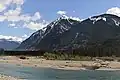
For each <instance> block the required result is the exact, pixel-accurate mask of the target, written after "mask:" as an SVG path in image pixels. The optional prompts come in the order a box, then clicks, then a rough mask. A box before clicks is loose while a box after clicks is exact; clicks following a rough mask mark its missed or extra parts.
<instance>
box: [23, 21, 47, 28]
mask: <svg viewBox="0 0 120 80" xmlns="http://www.w3.org/2000/svg"><path fill="white" fill-rule="evenodd" d="M47 24H48V23H46V22H44V21H43V22H39V23H37V22H30V23H28V24H24V26H26V27H27V28H29V29H31V30H39V29H43V28H44V27H45V26H47Z"/></svg>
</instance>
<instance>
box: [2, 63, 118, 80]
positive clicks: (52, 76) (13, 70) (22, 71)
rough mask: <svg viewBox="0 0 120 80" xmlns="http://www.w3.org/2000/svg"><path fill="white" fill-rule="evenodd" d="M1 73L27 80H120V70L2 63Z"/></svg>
mask: <svg viewBox="0 0 120 80" xmlns="http://www.w3.org/2000/svg"><path fill="white" fill-rule="evenodd" d="M0 74H5V75H9V76H13V77H18V78H23V79H25V80H120V71H90V70H88V71H72V70H71V71H66V70H56V69H50V68H32V67H21V66H17V65H12V64H0Z"/></svg>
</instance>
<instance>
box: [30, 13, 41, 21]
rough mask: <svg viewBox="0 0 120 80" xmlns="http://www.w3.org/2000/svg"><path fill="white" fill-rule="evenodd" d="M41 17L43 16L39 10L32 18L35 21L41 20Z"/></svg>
mask: <svg viewBox="0 0 120 80" xmlns="http://www.w3.org/2000/svg"><path fill="white" fill-rule="evenodd" d="M40 18H41V15H40V13H39V12H36V13H35V14H34V16H32V20H33V21H36V20H39V19H40Z"/></svg>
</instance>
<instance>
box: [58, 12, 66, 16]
mask: <svg viewBox="0 0 120 80" xmlns="http://www.w3.org/2000/svg"><path fill="white" fill-rule="evenodd" d="M57 14H59V15H65V14H67V12H66V11H58V12H57Z"/></svg>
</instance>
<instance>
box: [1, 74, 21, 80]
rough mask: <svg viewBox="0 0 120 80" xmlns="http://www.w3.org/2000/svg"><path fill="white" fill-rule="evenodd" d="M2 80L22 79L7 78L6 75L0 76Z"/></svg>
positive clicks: (15, 79)
mask: <svg viewBox="0 0 120 80" xmlns="http://www.w3.org/2000/svg"><path fill="white" fill-rule="evenodd" d="M0 80H21V79H17V78H14V77H11V76H5V75H1V74H0Z"/></svg>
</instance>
